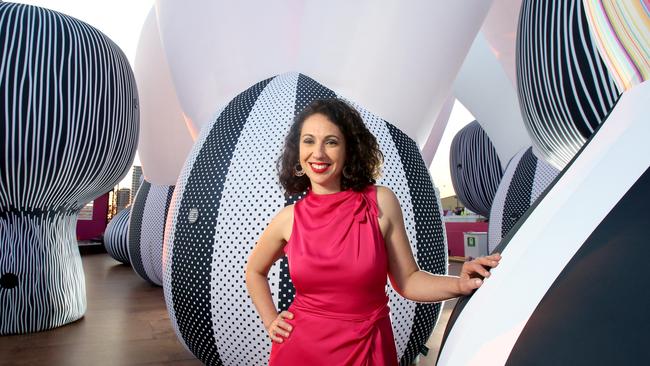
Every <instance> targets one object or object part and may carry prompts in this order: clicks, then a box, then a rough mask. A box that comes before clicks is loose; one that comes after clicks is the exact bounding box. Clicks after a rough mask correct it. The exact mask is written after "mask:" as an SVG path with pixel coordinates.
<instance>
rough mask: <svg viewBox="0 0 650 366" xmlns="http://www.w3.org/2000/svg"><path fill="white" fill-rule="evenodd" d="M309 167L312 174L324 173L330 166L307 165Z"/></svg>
mask: <svg viewBox="0 0 650 366" xmlns="http://www.w3.org/2000/svg"><path fill="white" fill-rule="evenodd" d="M309 166H310V167H311V170H312V171H313V172H314V173H318V174H321V173H325V172H326V171H327V169H329V167H330V165H329V164H320V163H319V164H316V163H309Z"/></svg>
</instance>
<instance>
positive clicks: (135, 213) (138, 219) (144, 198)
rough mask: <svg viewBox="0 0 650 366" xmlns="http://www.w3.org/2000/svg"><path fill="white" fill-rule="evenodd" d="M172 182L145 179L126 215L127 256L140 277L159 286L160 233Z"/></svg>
mask: <svg viewBox="0 0 650 366" xmlns="http://www.w3.org/2000/svg"><path fill="white" fill-rule="evenodd" d="M173 193H174V186H166V185H159V184H151V183H149V182H148V181H147V180H146V179H145V180H144V181H143V182H142V184H141V185H140V188H139V189H138V193H137V194H136V195H135V199H134V200H133V205H132V208H131V217H130V219H129V233H128V237H129V260H130V262H131V265H132V266H133V269H134V270H135V272H136V273H137V274H138V275H139V276H140V277H142V278H143V279H145V280H147V281H149V282H150V283H152V284H154V285H158V286H162V255H163V235H164V234H165V221H166V220H167V210H168V209H169V202H170V201H171V198H172V194H173Z"/></svg>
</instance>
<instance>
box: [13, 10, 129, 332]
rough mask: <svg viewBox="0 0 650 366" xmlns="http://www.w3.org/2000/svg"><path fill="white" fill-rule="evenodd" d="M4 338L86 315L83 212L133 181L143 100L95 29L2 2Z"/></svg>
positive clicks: (123, 62) (117, 54)
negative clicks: (128, 178)
mask: <svg viewBox="0 0 650 366" xmlns="http://www.w3.org/2000/svg"><path fill="white" fill-rule="evenodd" d="M0 44H2V45H3V46H2V51H1V52H0V65H2V66H0V70H1V71H0V100H2V102H1V106H0V113H2V118H1V119H0V140H1V141H2V146H1V147H0V161H2V164H3V165H2V168H1V173H0V174H2V179H0V192H2V193H0V335H4V334H13V333H28V332H36V331H41V330H46V329H51V328H54V327H58V326H61V325H64V324H67V323H70V322H72V321H75V320H77V319H79V318H81V317H82V316H83V314H84V313H85V311H86V287H85V280H84V272H83V268H82V265H81V257H80V255H79V248H78V245H77V240H76V233H75V228H76V222H77V214H78V212H79V211H80V210H81V209H82V208H83V207H84V206H85V205H86V203H87V202H89V201H91V200H93V199H95V198H96V197H99V196H100V195H102V194H105V193H106V192H108V191H110V190H111V189H112V188H113V186H114V185H115V184H116V183H117V182H119V181H120V180H121V179H122V177H123V176H124V175H125V174H126V172H127V170H128V168H129V167H130V166H131V162H132V161H133V158H134V156H135V149H136V143H137V140H138V117H139V116H138V94H137V89H136V87H135V80H134V77H133V72H132V71H131V67H130V66H129V62H128V60H127V58H126V56H125V55H124V53H122V51H121V50H120V49H119V47H117V45H116V44H115V43H113V42H112V41H111V40H110V39H109V38H108V37H106V36H105V35H104V34H102V33H101V32H100V31H98V30H97V29H95V28H93V27H91V26H90V25H88V24H86V23H84V22H82V21H79V20H77V19H75V18H72V17H69V16H67V15H64V14H61V13H57V12H55V11H51V10H48V9H43V8H39V7H35V6H28V5H22V4H14V3H8V2H0Z"/></svg>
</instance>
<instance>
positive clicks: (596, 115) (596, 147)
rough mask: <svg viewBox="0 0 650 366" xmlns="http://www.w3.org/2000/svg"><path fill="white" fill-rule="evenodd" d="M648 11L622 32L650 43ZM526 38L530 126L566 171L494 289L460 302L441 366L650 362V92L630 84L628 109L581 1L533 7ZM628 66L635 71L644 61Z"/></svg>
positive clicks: (519, 229)
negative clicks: (648, 280) (649, 281)
mask: <svg viewBox="0 0 650 366" xmlns="http://www.w3.org/2000/svg"><path fill="white" fill-rule="evenodd" d="M584 3H589V1H585V2H584ZM591 3H592V5H593V3H595V2H591ZM603 3H609V5H611V3H610V2H603ZM618 3H623V2H618ZM629 4H632V2H629ZM635 4H638V5H639V6H638V7H635V6H632V7H630V8H628V9H627V11H632V14H625V15H624V16H616V17H618V19H617V21H621V20H623V19H629V18H634V19H640V20H641V22H640V23H635V24H629V23H626V24H627V25H628V26H634V27H637V26H640V28H641V29H643V30H644V32H645V34H648V33H647V32H648V31H650V17H649V16H648V12H647V8H645V9H644V8H643V6H642V5H641V4H640V3H637V2H635ZM598 6H600V4H599V5H598ZM623 8H625V7H623ZM619 10H620V9H619ZM609 14H610V15H614V14H615V13H612V12H610V13H609ZM549 18H550V19H555V21H551V22H549V21H548V19H549ZM624 22H625V21H624ZM612 24H613V23H612ZM615 27H616V26H615ZM602 29H606V28H601V30H602ZM617 29H619V28H617ZM619 35H620V34H619ZM605 36H606V37H610V36H615V35H612V34H608V35H605ZM517 37H518V39H519V45H518V49H517V54H518V56H517V63H518V65H517V67H518V70H520V71H521V72H520V73H518V78H519V80H518V86H519V95H520V97H522V105H523V106H524V108H523V112H524V119H525V120H527V121H530V123H529V128H530V133H531V136H533V137H534V139H535V140H536V141H537V142H538V143H539V144H540V145H543V146H544V148H545V150H544V154H545V157H547V158H549V159H550V160H551V161H552V162H554V165H560V166H564V169H563V170H562V172H561V173H560V174H559V175H558V177H557V179H556V180H555V182H554V183H553V184H552V185H551V186H550V187H549V188H548V190H547V192H545V194H544V195H543V196H542V197H540V198H539V199H538V200H537V202H536V203H535V204H533V205H532V206H531V208H530V209H529V210H528V211H527V212H526V213H524V215H523V216H522V217H521V219H520V220H519V222H518V223H517V224H516V225H515V226H514V227H513V228H512V229H511V230H510V232H509V233H508V234H507V236H506V237H505V238H504V239H503V241H502V242H501V244H499V245H498V246H497V247H496V249H495V250H496V251H500V252H502V254H503V259H502V261H501V263H500V264H499V267H497V268H496V269H495V270H493V271H492V276H490V278H489V279H488V280H486V281H485V284H484V285H483V287H481V289H480V290H479V291H477V292H476V293H475V294H474V295H473V296H472V297H471V298H464V299H462V300H461V301H459V306H458V307H457V308H456V309H455V311H454V314H452V317H451V320H450V323H449V327H448V329H447V336H446V339H445V341H444V345H443V348H442V351H441V354H440V358H439V364H441V365H484V364H494V365H528V364H541V365H557V364H567V365H578V364H580V365H591V364H599V365H609V364H625V365H629V364H639V363H644V362H645V360H647V359H649V358H650V351H649V350H648V347H646V346H645V345H647V344H648V343H649V342H650V337H649V334H650V325H649V324H650V323H648V321H647V309H648V308H649V307H650V294H648V292H647V291H645V289H644V288H643V286H639V283H638V282H637V281H635V280H633V279H638V278H643V277H644V276H645V265H644V264H645V263H644V259H643V258H644V256H643V255H639V253H645V249H644V248H646V247H647V229H646V227H647V223H648V222H650V212H649V211H648V210H647V208H646V207H645V206H646V203H647V202H648V199H649V198H650V145H649V144H648V143H647V139H648V136H650V125H649V124H648V122H647V120H648V118H647V116H648V114H649V113H650V107H649V106H650V83H649V82H648V81H647V80H645V79H644V78H643V77H642V75H644V74H643V73H642V72H640V73H638V74H637V75H638V76H639V77H638V78H637V79H634V78H629V79H628V78H626V77H624V76H622V75H626V73H624V72H622V73H620V74H619V76H618V77H620V79H621V80H631V81H633V82H632V83H630V84H629V85H628V87H627V89H625V92H624V93H623V94H622V95H621V96H620V98H618V93H617V90H618V89H617V87H616V85H615V84H614V80H613V79H612V78H611V77H610V76H609V75H610V74H609V70H608V69H606V68H605V64H603V61H602V60H601V57H602V56H600V54H599V52H602V51H598V49H597V47H596V46H595V45H594V43H593V42H594V41H593V38H592V37H593V35H590V27H589V25H588V23H587V19H586V17H585V8H584V7H583V2H582V1H575V0H572V1H535V0H524V1H523V3H522V11H521V19H520V22H519V30H518V35H517ZM542 39H544V40H545V41H542ZM626 41H631V42H632V44H633V46H634V48H635V49H636V50H644V49H645V50H647V49H649V47H650V44H649V43H648V42H647V38H643V37H639V38H630V39H628V40H626ZM551 55H552V56H551ZM617 61H618V62H622V63H623V64H625V65H624V66H625V68H626V69H627V70H629V68H628V67H630V68H632V69H633V68H634V66H633V65H634V64H635V62H637V61H638V58H635V57H629V58H627V59H618V60H617ZM646 75H647V74H646ZM614 103H615V105H614ZM560 117H562V118H560ZM585 140H586V142H585V143H584V145H583V144H582V142H584V141H585ZM578 149H580V150H578ZM575 151H578V152H577V154H576V155H575V156H573V154H574V152H575ZM565 164H566V166H565ZM620 294H625V301H624V302H621V297H620ZM486 314H489V315H487V316H486ZM494 319H499V321H498V322H494V321H493V320H494ZM478 333H480V337H477V336H476V334H478Z"/></svg>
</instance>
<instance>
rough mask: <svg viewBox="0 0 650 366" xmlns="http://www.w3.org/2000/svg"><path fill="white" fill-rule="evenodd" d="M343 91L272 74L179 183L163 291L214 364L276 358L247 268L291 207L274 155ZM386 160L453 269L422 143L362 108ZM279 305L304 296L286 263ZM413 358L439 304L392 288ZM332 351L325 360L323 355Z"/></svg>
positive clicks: (244, 97)
mask: <svg viewBox="0 0 650 366" xmlns="http://www.w3.org/2000/svg"><path fill="white" fill-rule="evenodd" d="M323 97H337V94H336V93H335V92H333V91H332V90H330V89H327V88H326V87H324V86H322V85H320V84H319V83H317V82H315V81H314V80H312V79H310V78H309V77H307V76H304V75H302V74H297V73H290V74H284V75H281V76H277V77H273V78H270V79H267V80H264V81H262V82H259V83H258V84H256V85H254V86H252V87H251V88H249V89H248V90H246V91H245V92H243V93H241V94H240V95H238V96H237V97H236V98H235V99H233V100H232V101H231V102H230V103H229V104H228V105H226V106H225V107H224V109H223V110H221V111H220V112H219V113H218V117H217V118H216V119H215V120H214V121H213V122H212V123H210V124H208V125H206V126H205V127H204V128H203V129H202V132H201V135H200V137H199V138H198V139H197V141H196V143H195V145H194V148H193V150H192V152H191V153H190V156H189V157H188V160H187V161H186V163H185V166H184V168H183V171H182V173H181V175H180V177H179V180H178V182H177V185H176V191H175V193H174V197H173V199H172V203H171V207H170V210H169V216H168V224H167V232H166V234H165V251H164V253H165V258H164V262H163V276H164V277H163V287H164V291H165V299H166V302H167V308H168V310H169V312H170V318H171V320H172V324H173V325H174V327H175V330H176V332H177V335H178V337H179V338H180V339H181V341H182V342H183V343H184V344H185V345H186V346H187V347H188V349H190V350H191V351H192V352H193V353H194V354H195V355H196V357H197V358H199V359H200V360H202V361H203V362H204V363H206V364H208V365H221V364H223V365H266V364H267V362H268V355H269V351H270V346H271V344H270V341H269V340H268V337H267V336H266V332H265V330H264V327H263V325H262V322H261V321H260V320H259V317H258V315H257V312H256V311H255V308H254V306H253V304H252V303H251V301H250V299H249V297H248V294H247V292H246V287H245V281H244V266H245V264H246V260H247V258H248V255H249V253H250V251H251V250H252V248H253V247H254V245H255V242H256V240H257V239H258V237H259V235H260V234H261V233H262V231H263V230H264V228H265V227H266V225H268V223H269V221H270V220H271V218H272V217H273V215H274V214H275V213H276V212H278V211H279V210H280V209H281V208H282V207H283V206H285V205H287V204H290V203H292V202H294V201H295V199H297V198H298V197H285V194H284V192H283V190H282V188H281V186H280V184H279V182H278V180H277V172H276V169H275V162H276V160H277V158H278V156H279V154H280V151H281V148H282V145H283V142H284V136H285V135H286V133H287V132H288V129H289V126H290V125H291V123H292V121H293V118H294V115H295V114H296V113H297V112H299V111H300V110H302V109H303V108H304V107H305V106H306V105H307V104H308V103H309V102H311V101H312V100H313V99H316V98H323ZM356 107H357V108H358V109H359V111H360V113H361V115H362V116H363V118H364V120H365V122H366V123H367V125H368V127H369V129H370V130H371V131H372V132H373V133H374V134H375V136H376V137H377V139H378V142H379V144H380V146H381V149H382V151H383V153H384V156H385V164H384V168H383V178H382V179H381V180H380V181H379V182H378V183H379V184H382V185H386V186H389V187H391V189H392V190H393V191H394V192H395V193H396V195H397V196H398V198H399V199H400V202H401V204H402V208H403V211H404V217H405V223H406V228H407V232H408V234H409V239H410V241H411V245H412V248H413V252H414V253H415V254H416V256H417V260H418V264H419V266H420V267H421V268H422V269H425V270H427V271H430V272H433V273H439V274H444V273H446V270H447V269H446V268H447V261H446V255H447V249H446V241H445V236H444V231H443V226H442V222H441V213H440V205H439V202H438V197H436V195H435V191H434V187H433V183H432V181H431V178H430V176H429V173H428V170H427V168H426V166H425V165H424V162H423V160H422V157H421V155H420V153H419V150H418V147H417V145H416V144H415V142H414V141H413V140H411V139H410V138H408V137H407V136H406V135H405V134H404V133H402V132H401V131H400V130H398V129H397V128H395V127H394V126H393V125H391V124H389V123H387V122H386V121H384V120H382V119H381V118H378V117H376V116H374V115H372V114H371V113H369V112H368V111H366V110H364V109H362V108H360V107H359V106H356ZM269 278H270V286H271V292H272V295H273V299H274V301H275V303H276V304H277V305H278V308H280V309H286V308H287V307H288V306H289V304H290V303H291V301H292V299H293V291H292V289H293V285H292V284H291V282H290V280H289V276H288V268H287V265H286V258H285V261H283V262H282V264H281V265H275V266H273V268H272V269H271V271H270V273H269ZM389 297H390V308H391V311H392V313H391V319H392V323H393V329H394V333H395V339H396V343H397V349H398V354H399V355H400V357H401V364H402V365H409V364H410V363H411V362H412V360H413V359H414V358H415V357H416V356H417V354H418V353H419V352H420V351H421V350H422V349H423V347H424V343H425V342H426V341H427V339H428V338H429V336H430V334H431V332H432V329H433V326H434V324H435V323H436V321H437V318H438V315H439V312H440V305H439V304H416V303H413V302H410V301H407V300H404V299H402V298H401V297H399V295H397V294H396V293H395V292H394V291H393V290H392V289H389ZM324 357H326V355H324Z"/></svg>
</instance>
